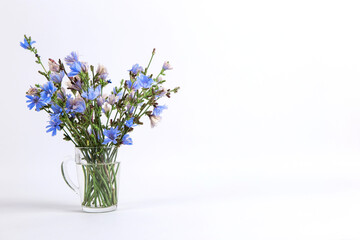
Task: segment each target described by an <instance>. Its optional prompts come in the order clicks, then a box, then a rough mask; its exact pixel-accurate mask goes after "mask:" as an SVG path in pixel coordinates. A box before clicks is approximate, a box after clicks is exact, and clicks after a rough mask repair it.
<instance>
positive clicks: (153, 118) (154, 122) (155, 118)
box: [149, 115, 161, 128]
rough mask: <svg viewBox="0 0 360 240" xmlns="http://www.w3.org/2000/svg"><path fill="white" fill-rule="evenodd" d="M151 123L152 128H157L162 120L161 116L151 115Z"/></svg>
mask: <svg viewBox="0 0 360 240" xmlns="http://www.w3.org/2000/svg"><path fill="white" fill-rule="evenodd" d="M149 118H150V123H151V127H152V128H153V127H155V126H156V125H157V124H158V123H159V122H160V120H161V117H160V116H155V115H150V116H149Z"/></svg>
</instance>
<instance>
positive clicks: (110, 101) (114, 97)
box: [107, 94, 119, 105]
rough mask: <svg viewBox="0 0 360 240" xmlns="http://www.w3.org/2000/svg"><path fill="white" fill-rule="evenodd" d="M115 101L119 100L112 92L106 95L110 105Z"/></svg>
mask: <svg viewBox="0 0 360 240" xmlns="http://www.w3.org/2000/svg"><path fill="white" fill-rule="evenodd" d="M117 101H119V97H118V96H116V95H114V94H111V95H110V96H108V97H107V102H108V103H109V104H111V105H114V104H115V103H117Z"/></svg>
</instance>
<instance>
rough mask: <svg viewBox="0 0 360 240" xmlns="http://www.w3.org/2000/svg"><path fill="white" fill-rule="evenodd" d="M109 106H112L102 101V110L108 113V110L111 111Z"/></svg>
mask: <svg viewBox="0 0 360 240" xmlns="http://www.w3.org/2000/svg"><path fill="white" fill-rule="evenodd" d="M111 108H112V107H111V105H110V104H108V103H107V102H106V103H104V105H103V112H104V113H108V112H110V111H111Z"/></svg>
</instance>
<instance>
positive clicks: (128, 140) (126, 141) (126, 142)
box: [121, 134, 133, 145]
mask: <svg viewBox="0 0 360 240" xmlns="http://www.w3.org/2000/svg"><path fill="white" fill-rule="evenodd" d="M121 143H122V144H124V145H132V144H133V141H132V139H131V138H130V137H129V134H125V135H124V137H123V138H122V140H121Z"/></svg>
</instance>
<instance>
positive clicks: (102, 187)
mask: <svg viewBox="0 0 360 240" xmlns="http://www.w3.org/2000/svg"><path fill="white" fill-rule="evenodd" d="M117 152H118V147H76V148H75V163H76V172H77V179H78V183H79V186H76V185H75V184H74V183H73V182H72V181H71V179H70V177H69V174H68V172H67V168H66V165H67V164H68V163H69V162H73V159H68V160H66V161H64V162H62V164H61V173H62V175H63V177H64V180H65V182H66V184H67V185H68V186H69V187H70V188H71V189H72V190H74V191H75V192H76V193H77V194H79V195H80V199H81V206H82V209H83V211H85V212H109V211H114V210H116V208H117V202H118V189H119V175H120V162H117V161H116V157H117Z"/></svg>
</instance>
